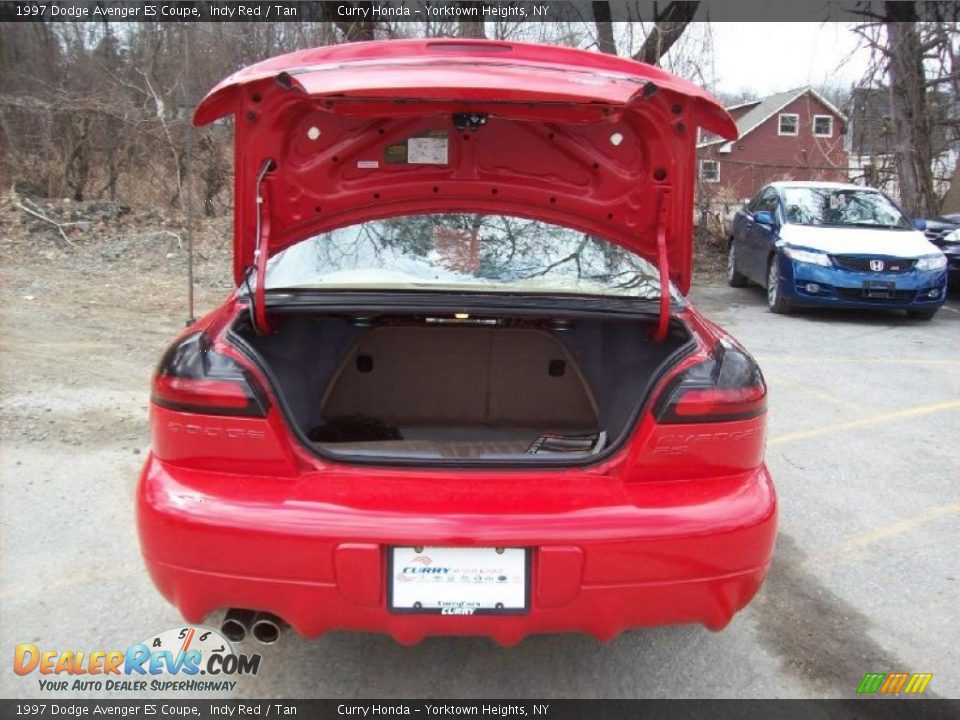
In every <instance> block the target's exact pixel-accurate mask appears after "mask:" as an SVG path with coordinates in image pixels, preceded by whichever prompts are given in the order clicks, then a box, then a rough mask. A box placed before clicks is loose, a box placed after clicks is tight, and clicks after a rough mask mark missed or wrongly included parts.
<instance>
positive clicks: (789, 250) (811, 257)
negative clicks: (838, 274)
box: [783, 245, 833, 267]
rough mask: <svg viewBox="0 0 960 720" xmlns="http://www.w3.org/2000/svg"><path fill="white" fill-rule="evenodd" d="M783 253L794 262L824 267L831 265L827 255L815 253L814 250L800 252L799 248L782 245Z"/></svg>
mask: <svg viewBox="0 0 960 720" xmlns="http://www.w3.org/2000/svg"><path fill="white" fill-rule="evenodd" d="M783 253H784V255H786V256H787V257H788V258H790V259H791V260H793V261H794V262H802V263H809V264H810V265H824V266H826V267H830V266H832V265H833V262H832V261H831V260H830V256H829V255H827V254H826V253H822V252H817V251H816V250H800V249H799V248H795V247H790V246H789V245H784V246H783Z"/></svg>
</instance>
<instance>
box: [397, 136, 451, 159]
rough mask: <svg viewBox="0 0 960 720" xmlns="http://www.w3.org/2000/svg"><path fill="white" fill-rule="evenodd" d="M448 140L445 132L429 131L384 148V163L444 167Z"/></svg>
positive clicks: (447, 155) (447, 156)
mask: <svg viewBox="0 0 960 720" xmlns="http://www.w3.org/2000/svg"><path fill="white" fill-rule="evenodd" d="M448 147H449V140H448V137H447V133H446V131H445V130H431V131H430V132H428V133H424V134H422V135H416V136H414V137H409V138H407V139H406V140H404V141H403V142H399V143H395V144H393V145H387V147H386V148H384V152H383V159H384V162H387V163H391V164H400V163H404V164H409V165H446V164H447V163H448V162H449V153H448Z"/></svg>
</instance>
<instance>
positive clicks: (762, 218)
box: [753, 210, 776, 227]
mask: <svg viewBox="0 0 960 720" xmlns="http://www.w3.org/2000/svg"><path fill="white" fill-rule="evenodd" d="M753 220H754V222H756V223H758V224H759V225H766V226H767V227H773V226H774V225H776V223H775V222H774V220H773V213H771V212H770V211H768V210H757V211H756V212H755V213H754V214H753Z"/></svg>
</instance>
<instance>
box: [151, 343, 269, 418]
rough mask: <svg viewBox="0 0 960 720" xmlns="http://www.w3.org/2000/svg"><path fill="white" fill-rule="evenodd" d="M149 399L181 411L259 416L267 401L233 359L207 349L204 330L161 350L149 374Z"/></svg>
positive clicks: (263, 410)
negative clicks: (155, 365)
mask: <svg viewBox="0 0 960 720" xmlns="http://www.w3.org/2000/svg"><path fill="white" fill-rule="evenodd" d="M152 399H153V402H155V403H156V404H157V405H160V406H161V407H165V408H168V409H170V410H179V411H181V412H191V413H202V414H205V415H244V416H249V417H263V416H265V415H266V414H267V410H268V408H269V403H268V401H267V399H266V396H265V394H264V392H263V390H262V388H261V387H260V385H259V384H258V383H257V381H256V380H255V379H254V378H253V377H251V375H250V373H248V372H247V371H246V370H245V369H244V368H243V367H242V366H241V365H240V364H239V363H238V362H237V361H236V360H234V359H233V358H231V357H229V356H227V355H223V354H221V353H217V352H214V351H213V350H211V349H210V340H209V338H208V337H207V336H206V335H205V334H204V333H202V332H201V333H195V334H193V335H188V336H187V337H186V338H184V339H183V340H180V341H178V342H177V343H175V344H174V345H173V346H171V347H170V349H169V350H167V352H166V353H164V356H163V358H162V359H161V360H160V366H159V367H158V368H157V374H156V375H155V376H154V378H153V394H152Z"/></svg>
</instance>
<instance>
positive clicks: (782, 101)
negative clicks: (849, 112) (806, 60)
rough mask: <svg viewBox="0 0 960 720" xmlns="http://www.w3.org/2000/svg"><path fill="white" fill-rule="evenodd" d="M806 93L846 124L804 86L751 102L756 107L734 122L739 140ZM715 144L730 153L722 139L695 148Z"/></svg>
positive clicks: (836, 111) (837, 111)
mask: <svg viewBox="0 0 960 720" xmlns="http://www.w3.org/2000/svg"><path fill="white" fill-rule="evenodd" d="M806 93H810V94H811V95H813V97H815V98H816V99H817V100H819V101H820V102H821V103H823V104H824V105H825V106H826V108H827V109H828V110H829V111H830V112H832V113H833V114H834V115H836V116H837V117H838V118H840V119H841V120H843V121H844V122H846V120H847V116H846V115H844V114H843V113H842V112H841V111H840V109H839V108H837V107H836V106H835V105H834V104H833V103H832V102H830V101H829V100H827V98H825V97H824V96H823V95H821V94H820V93H818V92H817V91H816V90H814V89H813V88H812V87H810V86H805V87H799V88H794V89H793V90H785V91H784V92H781V93H777V94H776V95H769V96H767V97H765V98H760V99H759V100H754V101H752V102H753V103H756V105H755V106H754V107H752V108H750V110H748V111H747V112H745V113H744V114H743V115H741V116H740V117H739V118H738V119H737V121H736V122H737V131H738V132H739V134H740V139H741V140H742V139H743V137H744V136H745V135H747V134H749V133H751V132H753V131H754V130H756V129H757V128H758V127H760V126H761V125H763V124H764V123H765V122H766V121H767V120H769V119H770V118H771V117H773V116H774V115H776V114H777V113H778V112H780V111H781V110H783V108H785V107H786V106H787V105H789V104H790V103H792V102H793V101H794V100H796V99H797V98H798V97H800V96H801V95H804V94H806ZM750 104H751V103H739V104H738V105H734V106H733V107H730V108H727V110H728V111H729V110H735V109H737V108H740V107H745V106H747V105H750ZM717 144H720V145H721V147H720V150H719V151H720V152H722V153H723V152H730V149H731V148H732V147H733V143H732V142H729V141H727V140H724V139H723V138H715V139H711V140H707V141H705V142H702V143H700V144H699V145H698V146H697V147H707V146H709V145H717Z"/></svg>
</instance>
